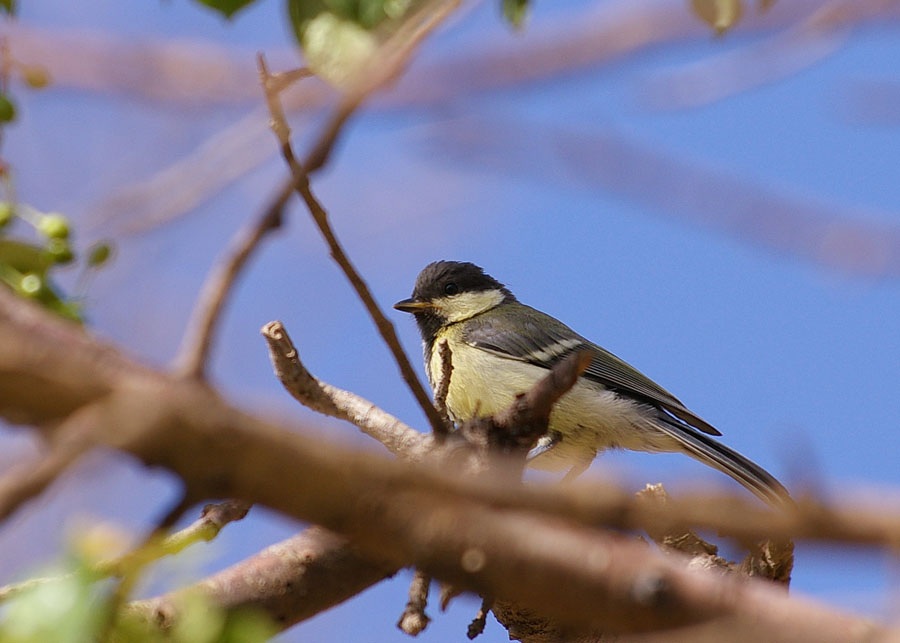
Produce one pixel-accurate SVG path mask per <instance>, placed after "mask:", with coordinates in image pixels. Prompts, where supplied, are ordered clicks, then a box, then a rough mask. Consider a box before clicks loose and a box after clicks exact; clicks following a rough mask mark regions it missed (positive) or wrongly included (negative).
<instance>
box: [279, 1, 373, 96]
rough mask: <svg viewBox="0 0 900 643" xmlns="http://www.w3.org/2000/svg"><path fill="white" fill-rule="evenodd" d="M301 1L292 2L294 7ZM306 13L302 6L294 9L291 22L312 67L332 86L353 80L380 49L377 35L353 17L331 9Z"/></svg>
mask: <svg viewBox="0 0 900 643" xmlns="http://www.w3.org/2000/svg"><path fill="white" fill-rule="evenodd" d="M299 4H301V3H299V2H297V1H296V0H292V1H291V7H292V8H293V7H297V6H298V5H299ZM303 4H307V3H303ZM307 15H308V14H307V13H306V12H305V10H303V9H302V8H301V9H299V10H292V13H291V22H292V24H293V25H294V29H295V32H296V33H297V34H298V39H299V42H300V46H301V47H302V48H303V54H304V56H305V57H306V62H307V64H308V65H309V68H310V69H312V70H313V71H314V72H315V73H316V75H317V76H319V77H320V78H322V79H324V80H326V81H327V82H329V83H331V84H332V85H336V86H341V85H344V84H346V83H348V82H350V81H351V79H352V78H353V76H354V74H355V73H356V72H357V71H358V70H359V69H361V68H362V67H364V66H365V65H366V64H368V63H369V62H370V61H371V60H372V57H373V56H374V54H375V52H376V51H377V49H378V41H377V40H376V37H375V36H374V35H373V34H372V33H371V32H369V31H366V30H365V29H364V28H363V27H361V26H360V25H359V24H358V23H356V22H354V21H353V20H348V19H346V18H341V17H339V16H337V15H336V14H334V13H331V12H329V11H320V12H319V13H318V14H317V15H316V16H315V17H313V18H308V17H306V16H307Z"/></svg>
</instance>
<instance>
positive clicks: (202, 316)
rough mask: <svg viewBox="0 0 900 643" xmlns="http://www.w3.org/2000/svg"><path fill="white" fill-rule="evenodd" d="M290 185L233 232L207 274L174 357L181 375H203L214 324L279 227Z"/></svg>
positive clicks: (291, 185) (199, 376) (290, 192)
mask: <svg viewBox="0 0 900 643" xmlns="http://www.w3.org/2000/svg"><path fill="white" fill-rule="evenodd" d="M293 187H294V186H293V182H288V183H287V184H285V186H284V187H282V188H281V190H280V192H279V193H278V194H277V195H276V197H275V198H274V199H273V200H272V202H271V204H270V205H269V206H268V207H267V208H266V209H265V210H263V212H262V213H261V215H260V216H259V217H258V218H257V219H256V220H255V221H253V222H251V223H250V224H249V225H248V226H247V227H246V228H244V229H243V230H240V231H239V232H238V233H237V235H235V238H234V239H233V240H232V243H231V247H230V248H229V250H228V251H227V252H226V256H225V258H224V260H222V261H221V262H219V264H218V265H216V266H215V267H214V268H213V270H212V271H211V272H210V274H209V277H207V280H206V283H204V285H203V290H202V291H201V292H200V295H199V297H198V298H197V303H196V305H195V306H194V310H193V312H192V313H191V319H190V321H189V322H188V327H187V331H186V332H185V334H184V338H183V340H182V344H181V348H180V349H179V351H178V356H177V357H176V358H175V370H176V372H178V373H180V374H181V375H182V376H184V377H194V378H202V377H203V376H204V371H205V369H206V364H207V362H208V361H209V353H210V350H211V349H212V343H213V340H214V339H215V332H216V327H217V325H218V322H219V319H220V318H221V316H222V311H223V309H224V308H225V303H226V301H227V299H228V296H229V295H230V293H231V291H232V290H233V286H234V283H235V280H236V279H237V278H238V276H239V275H240V272H241V270H242V269H243V268H244V266H245V265H246V264H247V261H248V260H249V259H250V255H251V254H252V253H253V251H254V250H256V248H257V247H258V246H259V244H260V242H261V241H262V240H263V238H264V237H265V236H266V235H267V234H268V233H269V232H271V231H273V230H276V229H277V228H279V227H281V223H282V212H283V210H284V206H285V204H286V203H287V200H288V198H289V197H290V195H291V194H292V192H293Z"/></svg>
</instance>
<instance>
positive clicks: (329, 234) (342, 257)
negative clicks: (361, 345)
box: [259, 57, 449, 438]
mask: <svg viewBox="0 0 900 643" xmlns="http://www.w3.org/2000/svg"><path fill="white" fill-rule="evenodd" d="M259 63H260V77H261V79H262V84H263V88H264V90H265V91H266V102H267V103H268V104H269V105H270V109H272V111H271V117H272V131H273V132H274V133H275V135H276V136H277V137H278V142H279V146H280V148H281V153H282V155H283V156H284V159H285V161H286V162H287V164H288V167H289V169H290V171H291V176H292V177H293V183H294V185H295V188H296V190H297V192H298V193H299V194H300V196H301V197H302V198H303V201H304V202H305V203H306V205H307V208H308V209H309V212H310V214H311V215H312V218H313V221H314V222H315V224H316V226H317V227H318V228H319V232H321V234H322V236H323V237H324V239H325V242H326V243H327V245H328V248H329V251H330V253H331V257H332V258H333V259H334V260H335V262H336V263H337V264H338V266H340V268H341V270H343V272H344V275H345V276H346V277H347V279H348V280H349V281H350V284H351V285H352V286H353V289H354V290H355V291H356V294H357V295H358V296H359V298H360V300H361V301H362V302H363V305H364V306H365V308H366V310H367V311H368V313H369V315H370V316H371V318H372V320H373V321H374V322H375V326H376V328H377V329H378V332H379V333H380V334H381V337H382V339H383V340H384V342H385V344H387V347H388V348H389V349H390V351H391V355H393V357H394V361H395V362H396V363H397V366H398V367H399V369H400V373H401V375H402V376H403V379H404V381H405V382H406V384H407V386H408V387H409V389H410V391H412V393H413V397H415V398H416V401H417V402H418V403H419V406H420V407H421V409H422V411H423V412H424V413H425V417H427V418H428V422H429V424H430V425H431V429H432V431H433V433H434V434H435V436H436V437H438V438H442V437H445V436H446V435H447V433H448V430H449V429H448V427H447V426H446V425H445V424H444V422H443V421H442V419H441V417H440V415H439V414H438V412H437V411H436V410H435V408H434V406H433V405H432V404H431V401H430V400H429V398H428V394H427V393H426V392H425V389H424V387H423V386H422V383H421V381H420V380H419V377H418V376H417V375H416V372H415V371H414V370H413V367H412V365H411V364H410V363H409V358H408V357H407V356H406V353H404V352H403V348H402V347H401V346H400V340H399V339H398V338H397V333H396V331H395V330H394V325H393V324H392V323H391V322H390V320H388V318H387V317H385V315H384V313H383V312H382V310H381V308H380V307H379V306H378V303H377V302H376V301H375V298H374V297H373V296H372V292H371V291H370V290H369V287H368V286H367V285H366V282H365V281H364V280H363V278H362V276H361V275H360V274H359V272H358V271H357V270H356V268H355V267H354V266H353V264H352V263H351V262H350V259H349V258H348V257H347V254H346V252H344V249H343V247H342V246H341V244H340V242H339V241H338V239H337V236H336V235H335V234H334V231H333V230H332V228H331V225H330V224H329V223H328V214H327V213H326V212H325V209H324V208H323V207H322V205H321V204H320V203H319V201H318V200H317V199H316V198H315V196H313V194H312V190H311V188H310V185H309V175H308V172H307V170H306V169H305V167H306V164H301V163H299V162H298V161H297V159H296V157H295V156H294V150H293V147H292V146H291V142H290V139H289V138H288V133H289V132H290V128H289V127H288V125H287V123H286V122H285V121H284V115H283V113H282V111H281V108H280V105H279V101H278V97H277V95H275V93H274V91H273V89H272V83H271V82H270V76H269V73H268V69H267V68H266V64H265V59H264V58H263V57H260V58H259ZM394 64H395V65H399V61H395V62H394ZM379 86H380V85H371V86H368V90H367V92H365V93H360V95H359V97H358V101H356V102H354V103H353V109H355V108H356V107H357V106H359V104H360V103H361V101H362V99H363V98H364V97H365V96H366V95H368V93H370V92H372V91H375V89H377V88H378V87H379ZM273 107H274V109H273ZM344 120H346V119H343V120H341V121H340V122H341V123H343V122H344ZM335 136H336V134H335ZM327 140H329V141H330V142H331V143H333V142H334V140H335V139H334V137H332V138H329V139H327ZM329 145H330V143H329ZM316 149H318V148H316ZM329 149H330V147H329ZM317 153H320V154H321V153H322V152H321V151H319V152H317ZM326 155H327V153H326ZM320 162H324V157H323V158H322V160H321V161H320Z"/></svg>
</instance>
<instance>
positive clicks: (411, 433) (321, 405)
mask: <svg viewBox="0 0 900 643" xmlns="http://www.w3.org/2000/svg"><path fill="white" fill-rule="evenodd" d="M260 332H261V333H262V336H263V337H264V338H265V340H266V343H267V344H268V347H269V357H270V358H271V360H272V366H273V367H274V369H275V374H276V376H277V377H278V379H279V381H281V383H282V384H283V385H284V388H285V389H286V390H287V391H288V393H290V394H291V395H293V396H294V398H295V399H296V400H297V401H298V402H300V403H301V404H303V405H304V406H307V407H308V408H311V409H312V410H314V411H318V412H319V413H323V414H324V415H328V416H330V417H336V418H339V419H341V420H346V421H347V422H350V423H352V424H354V425H356V426H357V427H359V429H360V430H362V432H363V433H365V434H366V435H368V436H371V437H373V438H375V439H376V440H378V442H380V443H381V444H383V445H384V446H385V447H386V448H387V449H388V451H390V452H391V453H393V454H394V455H396V456H398V457H401V458H404V459H406V460H412V461H417V460H421V459H423V458H424V457H425V456H426V455H428V453H429V452H430V451H431V447H432V446H433V444H434V442H433V440H431V438H429V436H427V435H424V434H422V433H420V432H419V431H416V430H415V429H413V428H412V427H410V426H408V425H407V424H404V423H403V422H401V421H400V420H398V419H397V418H396V417H394V416H393V415H391V414H390V413H387V412H385V411H383V410H382V409H380V408H379V407H377V406H375V405H374V404H372V403H371V402H370V401H369V400H366V399H365V398H362V397H360V396H359V395H357V394H355V393H352V392H350V391H345V390H343V389H339V388H337V387H335V386H332V385H330V384H327V383H325V382H322V381H321V380H318V379H316V377H315V376H313V375H312V373H310V372H309V371H308V370H307V369H306V367H305V366H304V365H303V362H302V361H301V360H300V355H299V354H298V352H297V349H296V347H295V346H294V343H293V342H292V341H291V338H290V336H289V335H288V333H287V330H286V329H285V328H284V326H283V325H282V323H281V322H278V321H273V322H269V323H268V324H266V325H265V326H263V327H262V330H261V331H260Z"/></svg>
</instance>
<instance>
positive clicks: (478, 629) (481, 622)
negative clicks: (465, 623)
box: [466, 598, 494, 640]
mask: <svg viewBox="0 0 900 643" xmlns="http://www.w3.org/2000/svg"><path fill="white" fill-rule="evenodd" d="M493 604H494V601H493V599H490V598H485V599H483V600H482V601H481V607H480V608H479V609H478V614H476V615H475V618H474V620H473V621H472V622H471V623H469V627H468V629H467V631H466V636H467V637H468V638H469V640H472V639H474V638H476V637H477V636H479V635H481V634H482V633H483V632H484V627H485V625H487V616H488V614H490V613H491V607H492V606H493Z"/></svg>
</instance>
